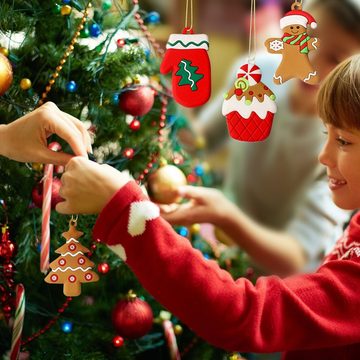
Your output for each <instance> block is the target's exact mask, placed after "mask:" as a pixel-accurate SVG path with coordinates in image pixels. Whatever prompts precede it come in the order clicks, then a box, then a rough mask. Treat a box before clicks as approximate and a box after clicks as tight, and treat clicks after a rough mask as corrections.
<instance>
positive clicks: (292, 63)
mask: <svg viewBox="0 0 360 360" xmlns="http://www.w3.org/2000/svg"><path fill="white" fill-rule="evenodd" d="M308 25H309V26H310V27H311V28H312V29H315V28H316V27H317V24H316V21H315V19H314V18H313V17H312V16H311V15H310V14H309V13H307V12H306V11H302V10H301V3H299V2H297V1H295V2H294V3H293V4H292V6H291V11H289V12H288V13H286V14H285V16H284V17H283V18H282V19H280V27H281V30H283V32H284V34H283V36H282V37H281V38H270V39H267V40H266V42H265V46H266V48H267V50H268V52H269V53H271V54H281V55H282V60H281V63H280V65H279V67H278V69H277V70H276V72H275V75H274V83H275V84H283V83H284V82H286V81H288V80H289V79H292V78H298V79H300V80H302V81H304V82H305V83H307V84H310V85H314V84H317V83H318V82H319V74H318V72H317V71H316V70H315V69H314V67H313V66H312V64H311V63H310V61H309V53H310V51H314V50H317V49H318V47H319V45H320V41H319V39H318V38H316V37H310V36H309V35H308V34H307V26H308Z"/></svg>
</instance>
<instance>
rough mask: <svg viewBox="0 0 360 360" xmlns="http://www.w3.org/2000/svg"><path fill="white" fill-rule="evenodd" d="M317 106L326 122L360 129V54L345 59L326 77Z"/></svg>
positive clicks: (336, 125)
mask: <svg viewBox="0 0 360 360" xmlns="http://www.w3.org/2000/svg"><path fill="white" fill-rule="evenodd" d="M317 108H318V113H319V116H320V117H321V118H322V120H323V121H324V122H325V123H328V124H331V125H333V126H335V127H338V128H350V129H358V130H360V54H358V55H355V56H353V57H351V58H349V59H347V60H345V61H343V62H342V63H341V64H339V65H338V66H337V67H336V68H335V69H334V70H333V71H332V72H331V73H330V74H329V75H328V76H327V77H326V79H325V80H324V82H323V84H322V86H321V88H320V90H319V93H318V100H317Z"/></svg>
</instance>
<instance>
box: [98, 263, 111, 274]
mask: <svg viewBox="0 0 360 360" xmlns="http://www.w3.org/2000/svg"><path fill="white" fill-rule="evenodd" d="M97 269H98V272H99V273H100V274H107V273H108V272H109V270H110V266H109V264H108V263H100V264H99V265H98V267H97Z"/></svg>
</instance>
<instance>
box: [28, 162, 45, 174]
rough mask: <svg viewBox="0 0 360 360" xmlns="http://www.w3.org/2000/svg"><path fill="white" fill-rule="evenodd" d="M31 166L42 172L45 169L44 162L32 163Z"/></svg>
mask: <svg viewBox="0 0 360 360" xmlns="http://www.w3.org/2000/svg"><path fill="white" fill-rule="evenodd" d="M31 167H32V169H33V170H34V171H38V172H42V171H43V170H44V164H41V163H32V164H31Z"/></svg>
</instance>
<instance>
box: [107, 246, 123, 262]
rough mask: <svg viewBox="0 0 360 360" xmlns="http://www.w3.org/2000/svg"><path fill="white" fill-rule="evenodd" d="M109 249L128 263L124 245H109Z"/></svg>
mask: <svg viewBox="0 0 360 360" xmlns="http://www.w3.org/2000/svg"><path fill="white" fill-rule="evenodd" d="M108 248H109V249H110V250H111V251H113V252H114V253H115V254H116V255H117V256H118V257H119V258H120V259H122V260H123V261H126V259H127V256H126V252H125V249H124V247H123V246H122V245H120V244H118V245H108Z"/></svg>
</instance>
